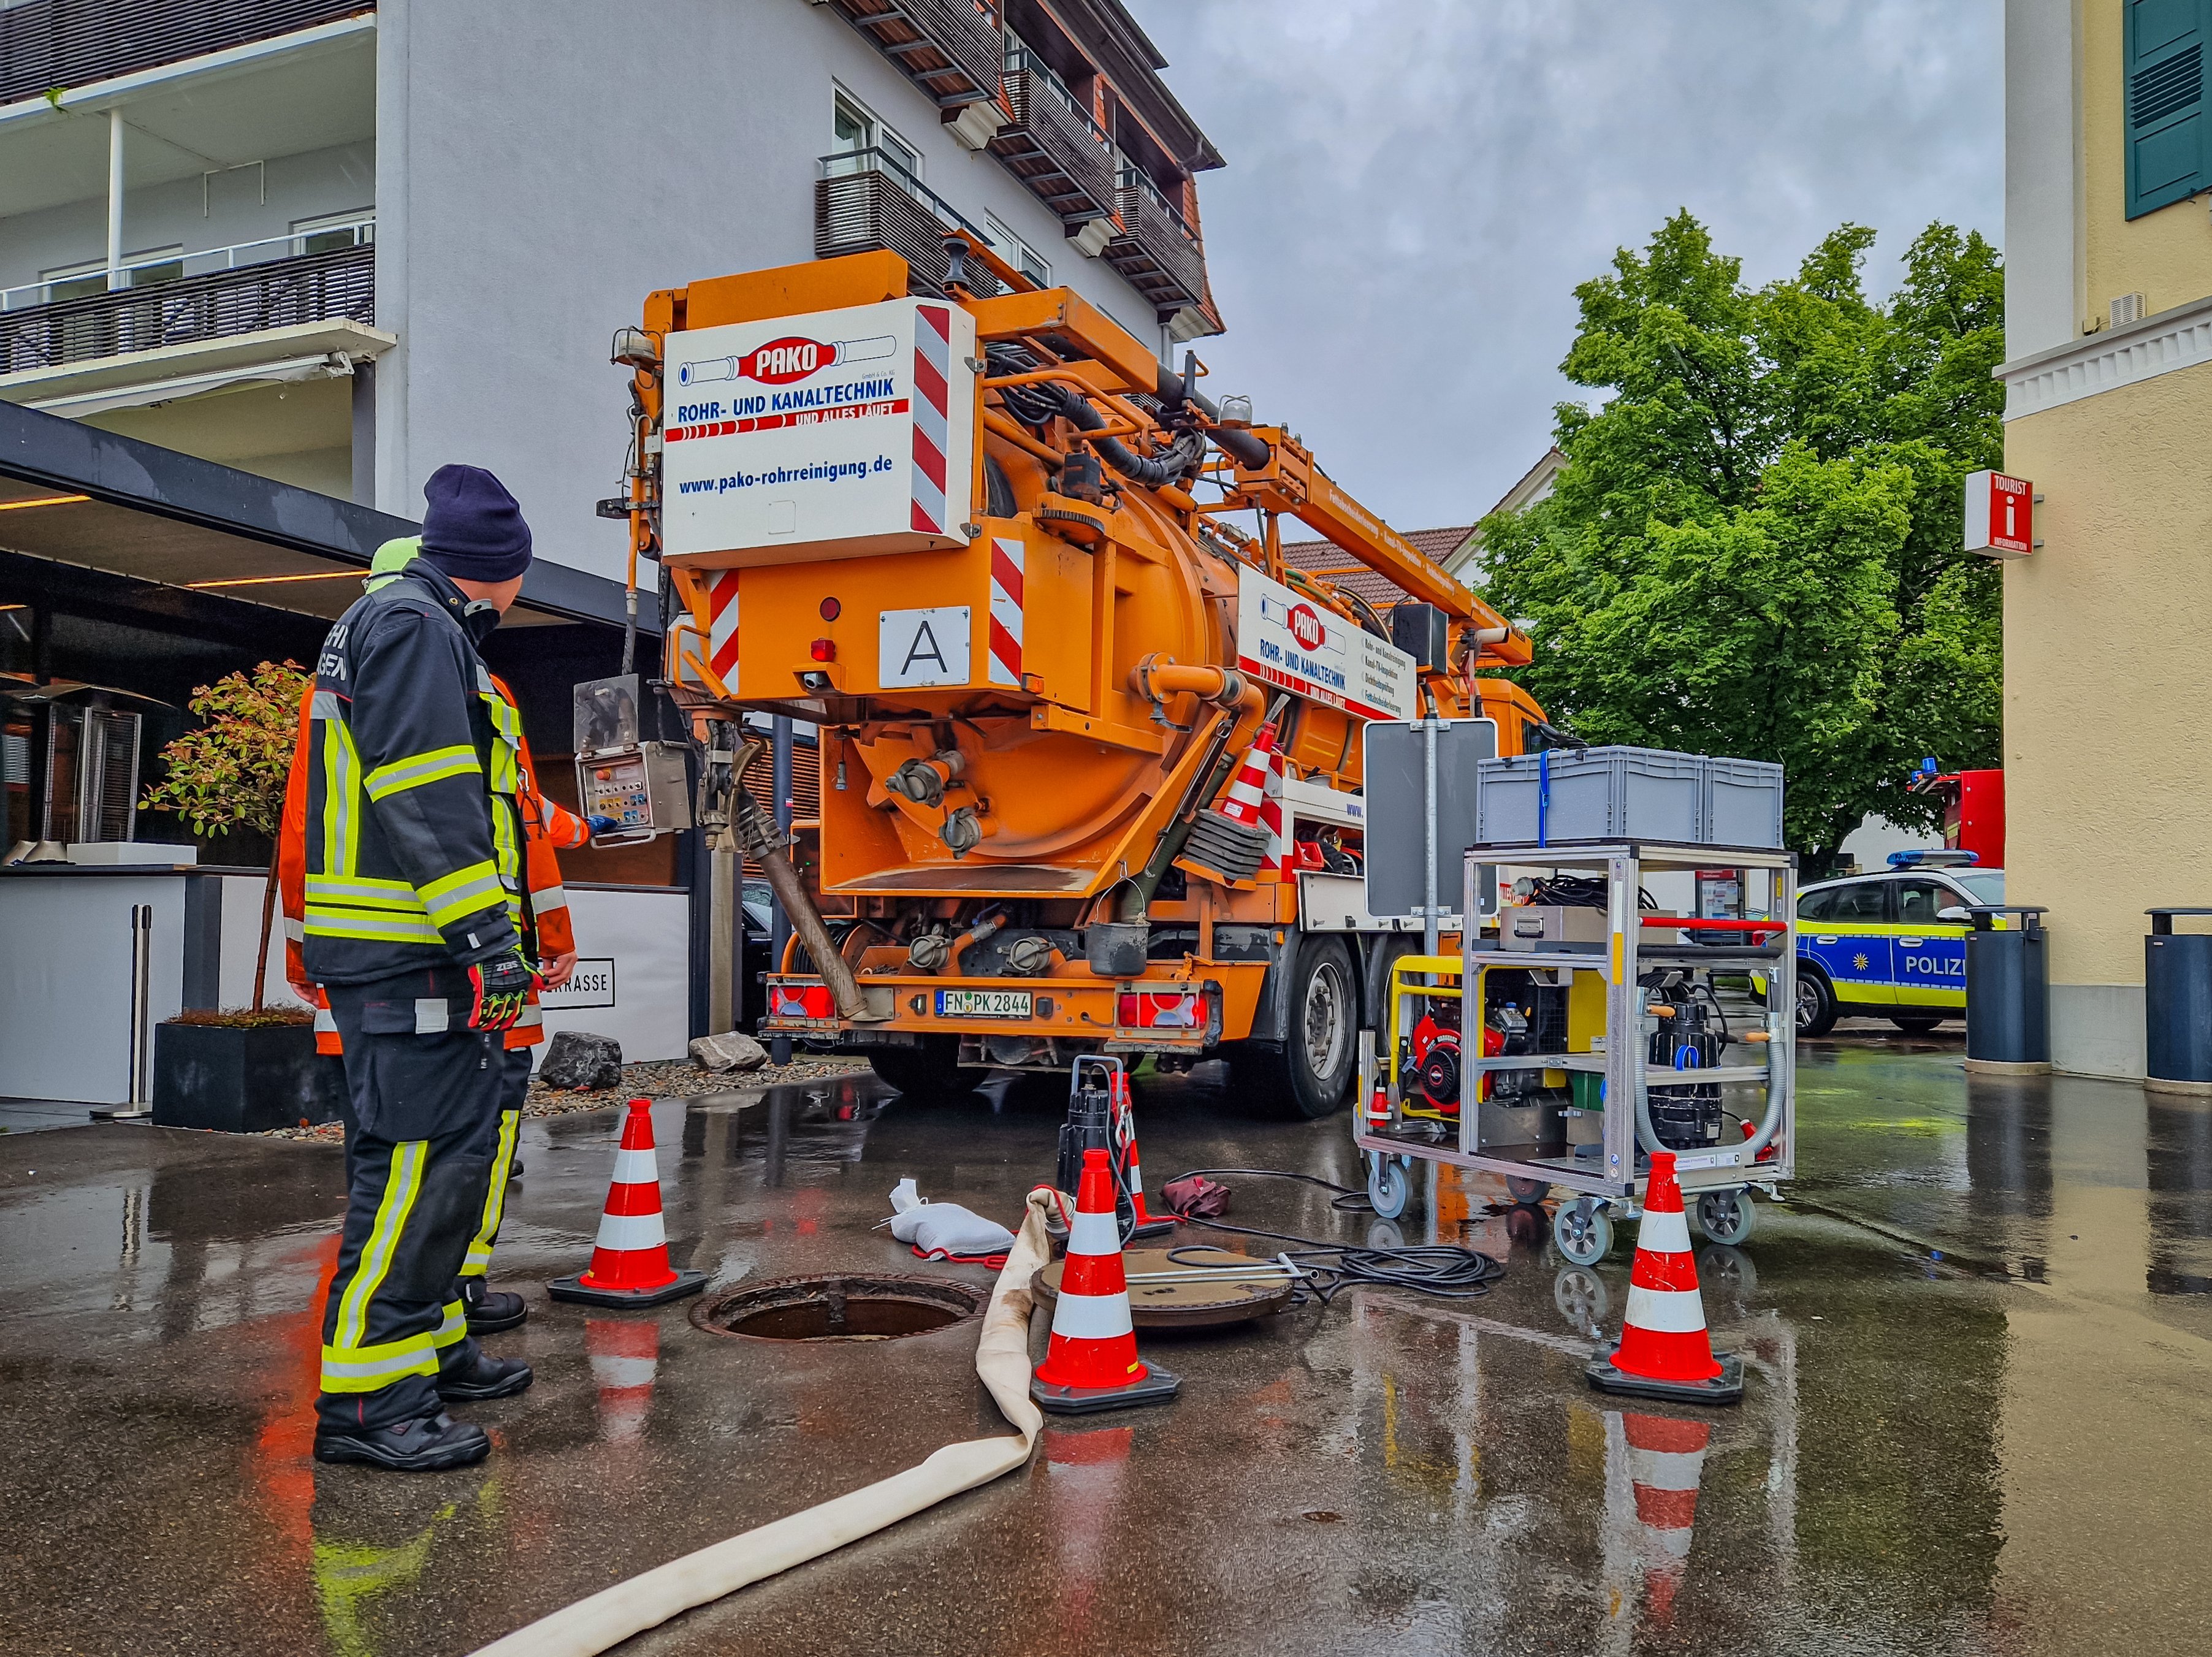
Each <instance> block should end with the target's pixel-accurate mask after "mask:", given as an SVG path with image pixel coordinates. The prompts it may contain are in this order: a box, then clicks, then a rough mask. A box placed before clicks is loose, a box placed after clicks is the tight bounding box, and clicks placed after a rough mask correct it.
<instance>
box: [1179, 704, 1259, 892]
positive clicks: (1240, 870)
mask: <svg viewBox="0 0 2212 1657" xmlns="http://www.w3.org/2000/svg"><path fill="white" fill-rule="evenodd" d="M1274 763H1275V728H1274V727H1273V725H1261V727H1260V734H1259V735H1258V736H1257V737H1255V738H1253V742H1252V746H1251V747H1250V748H1249V749H1248V750H1246V751H1245V755H1244V762H1243V764H1242V765H1241V766H1239V767H1238V768H1237V774H1236V776H1235V777H1234V778H1232V779H1231V781H1230V784H1229V792H1227V793H1225V794H1224V795H1223V796H1222V798H1221V804H1219V805H1218V806H1208V807H1207V808H1206V810H1203V811H1200V813H1199V814H1198V816H1197V819H1196V820H1195V821H1194V822H1192V824H1191V826H1190V835H1189V838H1188V839H1187V840H1185V841H1183V849H1182V855H1181V856H1180V857H1178V858H1176V868H1178V869H1181V870H1182V871H1183V872H1184V873H1186V874H1193V875H1196V876H1197V877H1199V878H1200V879H1201V880H1210V881H1212V882H1213V883H1216V884H1217V885H1223V886H1236V887H1240V888H1243V889H1248V890H1249V889H1250V887H1251V885H1252V883H1253V877H1255V876H1256V875H1257V874H1258V873H1259V872H1260V865H1261V863H1263V862H1264V861H1266V859H1267V847H1268V843H1269V838H1268V834H1267V829H1266V827H1265V826H1264V825H1262V824H1261V821H1260V811H1261V807H1262V806H1263V805H1265V804H1266V803H1267V774H1268V772H1269V770H1270V769H1271V768H1273V765H1274Z"/></svg>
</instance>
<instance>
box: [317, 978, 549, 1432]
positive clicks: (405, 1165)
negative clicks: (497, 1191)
mask: <svg viewBox="0 0 2212 1657" xmlns="http://www.w3.org/2000/svg"><path fill="white" fill-rule="evenodd" d="M329 993H330V999H331V1014H332V1016H333V1017H335V1018H336V1020H337V1026H338V1034H339V1037H340V1039H341V1040H342V1041H343V1043H344V1046H345V1067H346V1092H347V1095H348V1096H349V1101H350V1102H351V1104H352V1107H353V1114H354V1119H355V1131H354V1133H353V1136H352V1141H351V1144H350V1145H349V1156H348V1158H347V1173H348V1185H349V1194H348V1200H347V1205H346V1217H345V1228H344V1231H343V1235H342V1237H341V1239H340V1241H339V1245H338V1263H337V1274H336V1275H335V1276H334V1277H333V1278H331V1290H330V1296H329V1298H328V1300H327V1301H326V1302H325V1304H324V1308H323V1370H322V1393H321V1396H320V1397H319V1399H317V1400H316V1405H315V1407H316V1413H317V1415H318V1416H319V1417H320V1419H321V1421H322V1422H323V1423H324V1424H325V1425H326V1426H329V1427H332V1428H347V1429H363V1428H375V1427H381V1426H386V1425H389V1424H391V1423H394V1422H399V1421H407V1420H411V1419H414V1418H416V1417H421V1416H427V1415H433V1414H435V1413H436V1412H437V1411H438V1410H439V1408H440V1407H441V1406H440V1405H439V1401H438V1391H437V1385H438V1375H439V1374H440V1372H441V1369H442V1370H444V1371H447V1372H449V1373H450V1372H454V1371H462V1372H465V1371H467V1370H471V1369H474V1368H475V1367H476V1362H477V1351H476V1343H475V1342H473V1341H472V1340H471V1339H470V1338H469V1336H468V1326H467V1321H466V1318H465V1314H464V1312H463V1310H462V1307H461V1303H460V1300H459V1296H458V1295H457V1294H456V1293H455V1292H454V1290H455V1280H456V1278H457V1277H458V1275H459V1272H460V1269H461V1265H462V1261H463V1259H464V1257H465V1254H466V1253H467V1250H468V1246H469V1241H470V1239H471V1236H473V1235H475V1232H476V1229H477V1224H478V1223H479V1220H480V1218H481V1217H482V1215H483V1207H484V1193H485V1187H486V1183H487V1181H489V1178H490V1175H491V1162H492V1158H491V1155H490V1151H491V1149H492V1146H493V1144H494V1143H495V1138H496V1130H497V1127H498V1124H499V1107H500V1096H501V1089H502V1084H503V1083H504V1080H505V1076H506V1070H507V1065H506V1055H505V1053H503V1052H502V1051H501V1038H500V1036H499V1035H496V1034H486V1033H483V1032H481V1031H477V1030H471V1029H468V1028H467V1026H466V1023H465V1020H466V1018H467V1016H468V1006H469V998H468V995H467V983H466V980H465V975H463V974H459V973H458V972H454V971H450V970H437V971H432V972H425V973H419V974H410V975H409V976H408V977H407V978H405V979H401V980H390V981H387V982H385V983H380V984H368V985H332V986H329Z"/></svg>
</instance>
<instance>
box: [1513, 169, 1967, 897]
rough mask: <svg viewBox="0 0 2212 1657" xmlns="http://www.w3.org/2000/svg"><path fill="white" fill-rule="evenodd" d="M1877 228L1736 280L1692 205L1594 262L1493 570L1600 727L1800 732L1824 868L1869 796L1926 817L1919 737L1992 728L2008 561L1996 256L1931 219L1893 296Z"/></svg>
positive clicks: (1735, 270)
mask: <svg viewBox="0 0 2212 1657" xmlns="http://www.w3.org/2000/svg"><path fill="white" fill-rule="evenodd" d="M1873 242H1874V233H1873V232H1872V231H1871V230H1869V229H1866V228H1863V227H1862V226H1858V225H1850V224H1847V225H1844V226H1843V227H1842V228H1839V229H1838V230H1836V231H1835V232H1833V233H1832V234H1830V235H1829V236H1827V237H1826V238H1825V239H1824V240H1822V241H1821V243H1820V246H1818V247H1816V248H1814V250H1813V252H1812V253H1811V254H1809V255H1808V257H1807V258H1806V259H1805V261H1804V263H1803V264H1802V266H1801V267H1800V268H1799V270H1798V272H1797V274H1796V276H1795V277H1793V278H1791V279H1790V280H1788V281H1784V282H1775V283H1772V284H1771V285H1769V286H1768V287H1765V288H1759V289H1751V288H1746V287H1745V286H1744V284H1743V282H1742V276H1741V264H1740V262H1739V261H1737V260H1735V259H1733V258H1726V257H1724V256H1723V255H1721V254H1718V253H1717V252H1714V251H1713V248H1712V245H1711V239H1710V237H1709V236H1708V235H1707V234H1706V232H1705V228H1704V227H1703V226H1701V225H1700V224H1699V223H1698V222H1697V221H1696V220H1695V219H1693V218H1692V217H1691V216H1690V215H1689V214H1688V213H1687V212H1683V213H1679V214H1677V215H1675V216H1674V217H1673V218H1672V219H1670V220H1668V222H1667V223H1666V224H1665V225H1664V226H1663V227H1662V228H1661V229H1660V231H1659V232H1658V234H1656V236H1654V237H1653V238H1652V240H1651V243H1650V246H1649V247H1647V248H1646V249H1645V250H1644V252H1642V253H1640V254H1639V253H1638V252H1632V251H1630V250H1628V249H1626V248H1624V249H1622V250H1621V251H1620V253H1618V254H1617V255H1616V256H1615V258H1614V260H1613V269H1612V270H1611V271H1610V272H1609V273H1607V275H1605V276H1599V277H1596V278H1595V279H1593V280H1591V281H1589V282H1584V283H1583V285H1582V286H1581V287H1580V288H1577V289H1576V297H1577V299H1578V300H1580V302H1581V307H1582V321H1581V325H1580V327H1579V329H1578V331H1577V335H1576V338H1575V342H1574V344H1573V346H1572V348H1571V349H1570V350H1569V351H1568V353H1567V358H1566V361H1565V364H1564V365H1563V367H1564V370H1565V373H1566V375H1567V377H1568V378H1569V379H1571V380H1573V381H1574V382H1575V383H1576V384H1577V385H1586V386H1589V387H1590V388H1592V389H1593V390H1595V391H1603V392H1605V393H1607V397H1606V398H1605V400H1604V401H1603V402H1602V403H1601V404H1599V405H1598V406H1596V407H1595V408H1592V407H1589V406H1585V405H1583V404H1562V405H1561V406H1560V407H1559V410H1558V422H1559V423H1558V428H1557V441H1558V443H1559V447H1560V448H1561V450H1562V451H1563V452H1565V455H1566V457H1567V464H1566V466H1565V469H1564V470H1562V471H1561V473H1560V475H1559V481H1558V483H1557V484H1556V485H1555V488H1554V491H1553V495H1552V496H1551V498H1550V499H1548V500H1547V501H1543V502H1542V503H1541V504H1539V505H1538V506H1536V507H1532V508H1530V509H1529V510H1528V511H1527V512H1525V513H1519V514H1498V515H1494V516H1493V517H1492V518H1491V519H1489V520H1487V521H1486V523H1485V524H1484V525H1483V531H1482V532H1483V548H1484V565H1485V577H1484V582H1483V585H1484V589H1485V592H1486V596H1487V597H1488V598H1490V599H1491V601H1492V603H1493V604H1497V605H1498V608H1499V609H1501V610H1504V611H1505V612H1506V613H1507V614H1509V615H1513V616H1527V617H1529V618H1531V619H1532V620H1533V621H1534V622H1535V640H1536V659H1535V661H1534V664H1533V665H1531V666H1530V667H1528V669H1526V670H1523V671H1522V673H1521V674H1520V675H1519V676H1518V677H1521V678H1522V679H1523V680H1524V682H1525V683H1527V684H1528V688H1529V689H1530V690H1531V691H1532V692H1534V695H1536V697H1537V699H1538V700H1539V701H1541V702H1543V704H1544V705H1545V707H1546V709H1547V711H1548V712H1549V713H1552V714H1553V717H1554V718H1557V719H1565V720H1566V721H1567V722H1569V723H1570V724H1571V725H1572V726H1573V727H1574V729H1575V730H1576V731H1578V732H1579V733H1580V734H1581V735H1582V736H1583V737H1586V738H1588V739H1589V740H1590V741H1592V742H1605V743H1633V744H1644V745H1647V746H1651V747H1661V748H1688V749H1695V750H1702V751H1705V752H1711V753H1721V754H1729V755H1734V756H1742V757H1747V758H1753V759H1768V760H1777V761H1779V762H1781V763H1782V764H1783V766H1784V768H1785V770H1786V774H1787V780H1788V790H1789V792H1788V810H1787V817H1786V830H1787V834H1788V836H1789V839H1790V844H1791V845H1792V846H1793V847H1795V848H1796V849H1797V850H1798V851H1799V852H1801V853H1804V854H1805V856H1806V860H1807V866H1808V871H1814V872H1817V871H1821V870H1824V869H1825V868H1826V867H1827V866H1828V865H1830V864H1832V861H1833V859H1834V858H1835V856H1836V854H1837V852H1838V848H1839V847H1840V846H1841V844H1842V842H1843V840H1844V836H1845V835H1849V834H1850V832H1851V830H1852V829H1855V828H1857V826H1858V824H1859V822H1860V821H1861V820H1862V819H1863V818H1864V817H1865V816H1867V814H1868V813H1869V812H1879V813H1880V814H1881V815H1882V816H1886V817H1888V818H1889V819H1890V820H1892V821H1893V822H1899V823H1901V824H1905V825H1908V826H1912V827H1926V826H1930V825H1932V823H1933V822H1934V820H1935V809H1936V808H1935V807H1934V806H1933V804H1931V803H1929V801H1928V800H1927V799H1926V798H1925V797H1923V796H1920V795H1914V794H1908V793H1906V792H1905V786H1904V784H1905V777H1906V774H1908V772H1909V770H1910V768H1911V767H1912V766H1913V765H1914V764H1915V763H1916V762H1917V761H1918V759H1919V758H1920V756H1923V755H1927V754H1933V755H1936V756H1939V757H1940V758H1941V759H1942V760H1943V761H1944V762H1947V763H1948V764H1950V765H1965V766H1977V765H1990V764H1995V763H1996V762H1997V760H1998V754H1999V744H1998V736H1999V729H1998V720H1999V714H2000V708H2001V699H2000V695H1999V689H2000V684H2001V680H2002V659H2001V655H2000V648H2001V631H2002V630H2001V628H2000V625H1999V603H2000V598H1999V595H2000V588H1999V585H1998V579H1997V574H1996V569H1995V568H1994V567H1992V566H1990V564H1989V563H1988V562H1987V561H1985V560H1983V559H1980V558H1977V557H1973V556H1972V555H1968V554H1966V553H1965V552H1963V551H1962V550H1960V539H1961V533H1960V531H1961V525H1960V513H1961V512H1962V510H1963V507H1962V498H1963V489H1962V483H1963V480H1964V478H1965V476H1966V473H1967V472H1969V471H1972V470H1975V469H1976V468H1978V467H1983V466H1991V465H1995V464H1998V462H1999V461H2000V459H2001V458H2002V446H2003V440H2002V428H2001V425H2000V422H2001V419H2002V410H2003V391H2002V386H2000V385H1998V384H1997V383H1996V381H1994V380H1992V379H1990V369H1991V368H1992V367H1995V366H1996V363H1997V361H1999V360H2000V358H2001V356H2002V349H2003V325H2004V318H2003V273H2002V269H2001V266H2000V262H1999V258H1998V255H1997V253H1996V250H1995V249H1994V248H1993V247H1991V246H1990V245H1989V243H1988V242H1986V241H1984V240H1983V239H1982V238H1981V237H1980V236H1979V235H1978V234H1964V235H1962V234H1960V232H1959V231H1957V230H1955V229H1954V228H1952V227H1950V226H1948V225H1943V224H1936V225H1930V226H1929V228H1927V229H1926V230H1925V231H1923V233H1922V234H1920V236H1919V237H1918V239H1917V240H1915V241H1914V242H1913V244H1912V246H1911V249H1910V250H1909V251H1908V252H1907V253H1906V256H1905V276H1904V280H1903V282H1902V283H1901V284H1900V285H1899V288H1898V290H1897V291H1896V293H1894V294H1892V295H1890V296H1889V297H1888V298H1887V300H1881V301H1876V300H1870V299H1869V298H1868V296H1867V294H1866V292H1865V288H1864V286H1863V279H1862V272H1863V264H1864V261H1865V258H1866V252H1867V250H1868V248H1869V247H1870V246H1872V245H1873Z"/></svg>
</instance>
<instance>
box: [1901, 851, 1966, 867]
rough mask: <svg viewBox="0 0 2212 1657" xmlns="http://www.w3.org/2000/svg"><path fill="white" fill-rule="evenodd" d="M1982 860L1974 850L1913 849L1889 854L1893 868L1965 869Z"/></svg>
mask: <svg viewBox="0 0 2212 1657" xmlns="http://www.w3.org/2000/svg"><path fill="white" fill-rule="evenodd" d="M1980 861H1981V859H1980V858H1978V857H1977V856H1976V855H1975V854H1974V853H1972V852H1949V851H1944V852H1934V851H1912V852H1892V853H1890V854H1889V866H1890V867H1891V868H1893V869H1963V868H1966V867H1969V866H1971V865H1974V864H1977V863H1979V862H1980Z"/></svg>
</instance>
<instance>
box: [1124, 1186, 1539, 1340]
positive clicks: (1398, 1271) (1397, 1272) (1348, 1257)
mask: <svg viewBox="0 0 2212 1657" xmlns="http://www.w3.org/2000/svg"><path fill="white" fill-rule="evenodd" d="M1197 1174H1206V1175H1209V1176H1211V1175H1216V1174H1243V1175H1249V1176H1252V1177H1255V1178H1259V1179H1267V1180H1301V1181H1304V1182H1305V1183H1306V1184H1308V1185H1317V1186H1319V1187H1322V1190H1324V1191H1334V1192H1335V1193H1338V1194H1337V1196H1336V1197H1335V1198H1334V1199H1333V1200H1332V1202H1331V1203H1330V1206H1331V1207H1333V1208H1334V1209H1335V1210H1336V1211H1338V1212H1340V1213H1344V1214H1358V1213H1360V1212H1362V1211H1365V1212H1367V1213H1370V1214H1371V1213H1373V1212H1374V1207H1373V1205H1371V1204H1370V1203H1369V1202H1368V1200H1367V1193H1365V1192H1364V1191H1357V1190H1354V1189H1353V1188H1352V1187H1350V1186H1341V1185H1338V1184H1337V1183H1336V1182H1335V1181H1333V1180H1324V1179H1322V1178H1321V1177H1320V1176H1319V1175H1317V1174H1298V1173H1295V1172H1293V1171H1292V1170H1291V1169H1289V1168H1192V1169H1191V1170H1190V1171H1189V1172H1188V1173H1185V1174H1176V1176H1175V1180H1170V1181H1168V1183H1169V1184H1170V1185H1173V1184H1174V1183H1175V1181H1176V1180H1188V1179H1190V1178H1192V1177H1193V1176H1194V1175H1197ZM1176 1218H1177V1219H1180V1220H1181V1221H1182V1223H1184V1224H1185V1225H1202V1226H1205V1227H1206V1228H1208V1229H1211V1230H1214V1231H1229V1232H1234V1233H1235V1234H1236V1235H1238V1236H1240V1237H1265V1238H1267V1239H1268V1240H1269V1241H1272V1242H1286V1243H1297V1244H1298V1245H1300V1246H1299V1247H1296V1248H1292V1249H1288V1250H1286V1251H1285V1253H1288V1254H1289V1255H1290V1257H1291V1260H1292V1261H1293V1262H1294V1263H1295V1264H1296V1265H1297V1268H1298V1269H1299V1270H1300V1271H1301V1272H1304V1273H1305V1274H1306V1279H1307V1281H1306V1284H1305V1286H1304V1288H1303V1289H1301V1290H1300V1291H1299V1293H1298V1294H1297V1296H1296V1298H1297V1300H1300V1301H1309V1300H1310V1301H1317V1302H1320V1303H1321V1304H1322V1305H1324V1306H1326V1305H1328V1302H1330V1301H1332V1300H1334V1298H1335V1297H1336V1294H1337V1291H1338V1290H1341V1289H1343V1288H1345V1287H1346V1285H1347V1284H1361V1283H1365V1284H1375V1285H1376V1287H1378V1288H1383V1289H1411V1290H1415V1291H1417V1292H1418V1293H1420V1294H1424V1295H1434V1296H1437V1297H1438V1298H1439V1299H1442V1300H1455V1301H1465V1300H1474V1299H1476V1298H1478V1297H1479V1296H1483V1295H1486V1294H1488V1293H1489V1292H1490V1285H1491V1284H1493V1283H1496V1282H1497V1281H1498V1279H1499V1278H1502V1277H1504V1275H1505V1263H1504V1261H1503V1260H1494V1259H1491V1258H1490V1256H1489V1255H1487V1254H1478V1253H1475V1252H1474V1250H1473V1249H1472V1248H1461V1247H1457V1246H1456V1245H1454V1244H1449V1243H1417V1244H1414V1245H1413V1246H1411V1247H1399V1248H1365V1247H1355V1246H1353V1245H1352V1244H1351V1243H1327V1242H1322V1241H1321V1240H1320V1239H1318V1238H1316V1237H1297V1236H1292V1235H1290V1234H1289V1233H1288V1232H1284V1231H1262V1230H1261V1229H1259V1228H1258V1227H1256V1226H1249V1225H1231V1224H1229V1223H1226V1222H1225V1221H1222V1220H1200V1219H1194V1218H1193V1217H1190V1216H1188V1215H1181V1214H1179V1215H1177V1216H1176ZM1185 1246H1186V1247H1195V1246H1196V1245H1185ZM1181 1252H1182V1250H1181V1249H1173V1248H1171V1249H1170V1250H1169V1251H1168V1258H1169V1259H1171V1260H1175V1263H1176V1265H1178V1266H1197V1265H1200V1264H1203V1262H1200V1261H1196V1260H1181V1259H1176V1255H1177V1254H1178V1253H1181Z"/></svg>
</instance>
